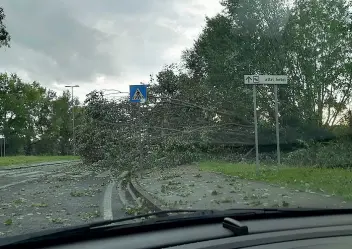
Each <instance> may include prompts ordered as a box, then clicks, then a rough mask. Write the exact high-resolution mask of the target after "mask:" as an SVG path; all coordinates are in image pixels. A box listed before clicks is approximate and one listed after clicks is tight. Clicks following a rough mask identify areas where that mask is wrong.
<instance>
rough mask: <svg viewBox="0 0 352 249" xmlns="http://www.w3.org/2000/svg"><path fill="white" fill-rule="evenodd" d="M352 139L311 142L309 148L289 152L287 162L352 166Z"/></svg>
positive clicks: (322, 165)
mask: <svg viewBox="0 0 352 249" xmlns="http://www.w3.org/2000/svg"><path fill="white" fill-rule="evenodd" d="M351 152H352V141H350V140H348V139H340V140H336V141H331V142H328V143H317V144H311V145H309V146H308V148H304V149H299V150H296V151H293V152H290V153H287V154H285V155H284V157H283V161H284V163H286V164H289V165H294V166H307V165H309V166H321V167H339V168H349V167H351V166H352V153H351Z"/></svg>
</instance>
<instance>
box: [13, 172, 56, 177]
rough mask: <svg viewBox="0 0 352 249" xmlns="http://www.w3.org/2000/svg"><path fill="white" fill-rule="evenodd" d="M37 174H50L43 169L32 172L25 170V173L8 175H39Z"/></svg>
mask: <svg viewBox="0 0 352 249" xmlns="http://www.w3.org/2000/svg"><path fill="white" fill-rule="evenodd" d="M39 174H50V173H49V172H44V171H32V172H26V173H21V174H13V175H10V176H8V177H20V176H31V175H39Z"/></svg>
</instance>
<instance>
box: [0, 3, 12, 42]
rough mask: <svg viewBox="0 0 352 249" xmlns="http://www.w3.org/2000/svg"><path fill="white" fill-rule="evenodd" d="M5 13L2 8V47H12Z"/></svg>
mask: <svg viewBox="0 0 352 249" xmlns="http://www.w3.org/2000/svg"><path fill="white" fill-rule="evenodd" d="M4 19H5V13H4V9H3V8H2V7H0V47H3V46H6V47H9V46H10V39H11V37H10V34H9V33H8V32H7V30H6V26H5V25H4Z"/></svg>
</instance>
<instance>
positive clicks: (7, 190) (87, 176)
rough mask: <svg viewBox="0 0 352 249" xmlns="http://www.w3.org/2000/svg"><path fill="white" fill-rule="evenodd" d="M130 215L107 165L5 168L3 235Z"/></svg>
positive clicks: (1, 180) (1, 176)
mask: <svg viewBox="0 0 352 249" xmlns="http://www.w3.org/2000/svg"><path fill="white" fill-rule="evenodd" d="M125 216H126V214H125V211H124V208H123V205H122V203H121V202H120V200H119V199H118V194H117V189H116V184H115V183H114V182H113V181H112V180H111V178H110V174H109V173H108V171H105V172H104V171H102V172H98V171H93V170H88V169H87V168H86V167H82V166H79V164H77V162H72V163H68V164H64V165H43V164H38V165H37V167H29V168H19V169H12V170H7V169H2V168H0V238H1V237H6V236H12V235H19V234H26V233H31V232H38V231H41V230H45V229H52V228H60V227H69V226H72V225H80V224H84V223H89V222H94V221H99V220H104V219H105V220H107V219H113V218H114V219H116V218H120V217H125Z"/></svg>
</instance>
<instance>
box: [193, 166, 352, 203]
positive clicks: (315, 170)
mask: <svg viewBox="0 0 352 249" xmlns="http://www.w3.org/2000/svg"><path fill="white" fill-rule="evenodd" d="M199 166H200V169H201V170H204V171H211V172H219V173H223V174H226V175H230V176H237V177H239V178H241V179H247V180H253V181H261V182H268V183H275V184H279V185H283V186H286V185H287V186H288V187H292V188H296V189H300V190H307V189H309V190H312V191H318V192H324V193H326V194H330V195H337V196H341V197H343V198H344V199H345V200H352V170H351V169H341V168H322V167H286V166H280V167H275V166H262V165H261V166H260V174H259V175H258V176H257V175H256V172H255V165H252V164H244V163H235V164H234V163H225V162H211V161H207V162H201V163H199Z"/></svg>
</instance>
